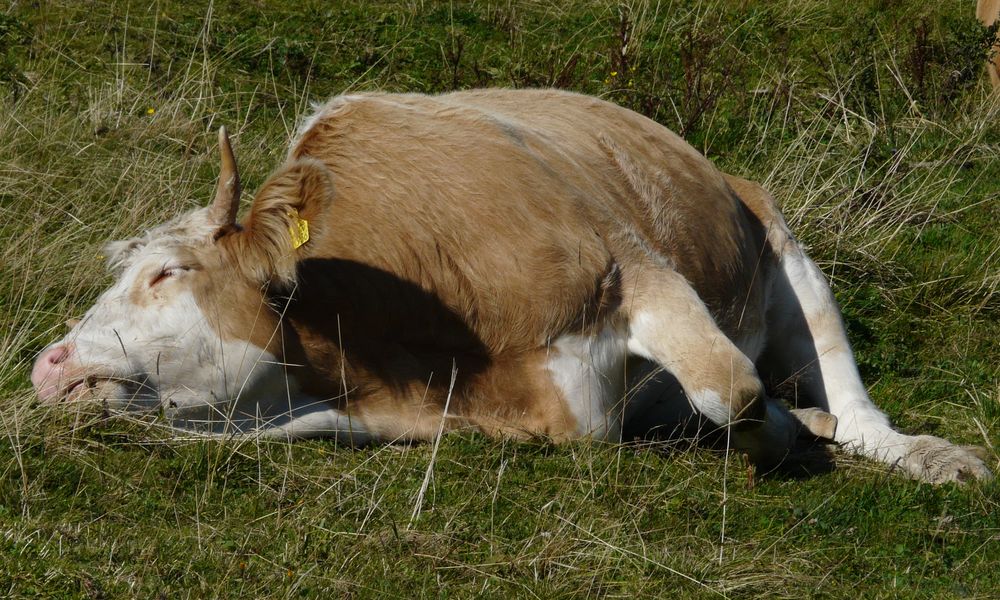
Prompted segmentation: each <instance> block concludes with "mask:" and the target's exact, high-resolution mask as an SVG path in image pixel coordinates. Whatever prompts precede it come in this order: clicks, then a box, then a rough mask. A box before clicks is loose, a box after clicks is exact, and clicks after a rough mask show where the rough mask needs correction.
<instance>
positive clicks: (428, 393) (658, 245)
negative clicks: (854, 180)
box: [32, 90, 991, 482]
mask: <svg viewBox="0 0 1000 600" xmlns="http://www.w3.org/2000/svg"><path fill="white" fill-rule="evenodd" d="M220 148H221V152H222V172H221V176H220V180H219V186H218V190H217V193H216V197H215V200H214V201H213V202H212V203H211V205H210V206H208V207H207V208H203V209H199V210H195V211H193V212H191V213H188V214H185V215H181V216H179V217H177V218H175V219H174V220H172V221H170V222H168V223H165V224H163V225H160V226H158V227H156V228H154V229H152V230H150V231H148V232H147V233H146V234H145V235H142V236H140V237H136V238H133V239H130V240H125V241H121V242H113V243H111V244H109V246H108V248H107V254H108V260H109V263H110V266H111V268H112V269H113V270H114V272H115V273H116V274H117V281H116V282H115V284H114V285H113V286H112V287H111V288H110V289H109V290H107V291H106V292H105V293H104V294H103V295H102V296H101V297H100V298H99V299H98V300H97V302H96V304H95V305H94V306H93V307H92V308H91V309H90V310H89V311H87V313H86V315H85V316H84V317H83V319H82V320H81V321H80V322H79V323H78V324H77V325H75V326H74V327H73V329H72V331H70V333H69V334H68V335H67V336H66V337H65V338H64V339H62V340H61V341H59V342H57V343H55V344H53V345H52V346H50V347H49V348H48V349H46V350H45V351H44V352H42V353H41V355H40V356H39V357H38V359H37V361H36V363H35V366H34V369H33V371H32V381H33V383H34V386H35V389H36V391H37V394H38V396H39V398H40V399H41V400H42V401H45V402H57V401H60V400H64V399H68V400H76V399H87V398H98V399H101V400H104V401H106V402H108V403H109V404H110V405H112V406H117V407H121V408H150V409H154V408H155V409H157V410H160V411H162V413H163V414H164V415H165V418H167V419H168V420H169V421H170V422H171V423H172V424H173V425H175V426H177V427H183V428H188V429H195V430H199V431H204V432H208V433H215V434H237V435H246V434H254V435H267V436H277V437H285V438H304V437H313V436H331V437H337V438H340V439H342V440H349V441H351V442H353V443H362V442H366V441H374V440H377V441H393V440H427V439H430V438H432V437H433V436H434V435H436V434H437V431H438V429H439V427H441V426H442V424H443V427H444V428H445V429H446V430H447V429H457V428H473V429H477V430H480V431H482V432H485V433H486V434H489V435H499V436H515V437H517V436H531V435H544V436H548V437H551V438H553V439H556V440H566V439H573V438H581V437H592V438H598V439H609V440H617V439H619V438H620V437H621V432H622V424H623V415H628V414H632V413H636V414H640V415H641V414H642V412H643V411H642V410H635V407H630V406H626V405H625V404H626V402H625V400H624V399H625V398H626V389H627V388H628V386H630V385H631V383H632V379H631V378H630V377H629V373H628V369H629V368H630V366H631V365H633V364H634V362H635V361H634V360H631V359H633V358H636V357H637V358H641V359H644V360H646V361H649V362H650V363H651V364H653V365H656V366H658V367H662V368H663V369H665V370H666V371H668V372H669V373H670V374H671V375H672V376H673V377H674V378H676V380H677V381H678V382H679V383H680V386H681V388H682V389H683V392H684V395H685V396H686V398H687V400H688V401H689V402H690V403H691V405H692V406H693V407H694V408H695V409H696V410H697V411H699V412H700V413H701V414H702V415H704V416H705V417H706V418H707V419H709V420H711V421H712V422H714V423H716V424H718V425H720V426H728V427H730V431H731V434H732V445H733V446H734V447H736V448H739V449H741V450H743V451H746V452H747V453H749V454H750V456H751V457H752V458H753V459H754V460H756V461H757V462H759V463H761V464H766V465H770V464H774V463H776V462H779V461H780V460H781V459H782V458H783V457H784V456H785V455H786V453H787V452H788V451H789V448H790V447H791V445H792V442H793V441H794V440H795V439H796V436H797V435H799V434H800V433H801V432H804V431H805V432H811V433H812V434H815V435H819V436H821V437H828V438H832V439H833V440H835V441H837V442H839V443H840V444H842V445H843V446H845V447H846V448H847V449H849V450H851V451H853V452H856V453H860V454H863V455H865V456H869V457H871V458H874V459H875V460H878V461H881V462H883V463H887V464H891V465H898V466H899V468H901V469H902V470H904V471H905V472H906V473H908V474H910V475H911V476H913V477H917V478H920V479H923V480H927V481H931V482H943V481H951V480H964V479H971V478H988V477H990V476H991V475H990V472H989V470H988V469H987V467H986V466H985V465H984V463H983V462H982V460H981V459H980V457H979V455H978V454H977V451H976V449H970V448H964V447H958V446H955V445H952V444H950V443H949V442H947V441H945V440H943V439H940V438H936V437H931V436H909V435H904V434H901V433H898V432H896V431H895V430H893V428H892V427H891V426H890V424H889V421H888V419H887V418H886V416H885V415H884V414H883V413H882V412H881V411H879V410H878V409H877V408H876V407H875V406H874V405H873V404H872V402H871V400H869V398H868V395H867V393H866V391H865V388H864V386H863V385H862V383H861V379H860V378H859V376H858V371H857V368H856V367H855V364H854V360H853V358H852V355H851V349H850V346H849V345H848V342H847V339H846V337H845V333H844V328H843V325H842V323H841V320H840V315H839V312H838V309H837V306H836V304H835V302H834V299H833V296H832V295H831V293H830V290H829V287H828V286H827V283H826V281H825V280H824V278H823V275H822V274H821V273H820V271H819V270H818V269H817V268H816V266H815V265H814V264H813V262H812V261H811V260H810V259H809V258H808V257H807V256H806V255H805V253H804V252H803V250H802V248H801V247H800V246H799V244H798V243H797V242H796V241H795V238H794V237H792V234H791V233H790V232H789V231H788V228H787V227H786V225H785V223H784V221H783V220H782V217H781V215H780V214H779V212H778V210H777V209H776V208H775V205H774V201H773V200H772V198H771V197H770V196H769V195H768V193H767V192H766V191H765V190H764V189H762V188H761V187H760V186H758V185H756V184H754V183H752V182H750V181H746V180H744V179H740V178H737V177H731V176H728V175H725V174H723V173H720V172H719V171H718V170H716V168H715V167H714V166H713V165H712V164H711V163H710V162H709V161H708V160H707V159H705V158H704V157H703V156H701V155H700V154H699V153H698V152H697V151H695V150H694V148H692V147H691V146H689V145H688V144H686V143H685V142H684V141H683V140H681V139H680V138H679V137H677V136H676V135H675V134H673V133H671V132H670V131H668V130H667V129H665V128H663V127H661V126H660V125H658V124H656V123H655V122H653V121H651V120H649V119H647V118H645V117H642V116H640V115H638V114H636V113H634V112H631V111H628V110H626V109H623V108H620V107H618V106H615V105H612V104H609V103H607V102H603V101H600V100H597V99H594V98H590V97H586V96H581V95H576V94H571V93H566V92H559V91H547V90H532V91H527V90H525V91H513V90H481V91H470V92H457V93H452V94H447V95H442V96H424V95H416V94H412V95H409V94H408V95H395V94H374V93H373V94H359V95H349V96H341V97H338V98H334V99H333V100H331V101H329V102H328V103H326V104H325V105H323V106H321V107H320V108H319V109H318V110H317V111H316V112H315V114H313V115H312V116H311V117H310V118H308V119H307V120H306V121H305V123H304V124H303V126H302V127H301V129H300V131H299V133H298V135H297V137H296V139H295V141H294V143H293V144H292V146H291V149H290V150H289V152H288V157H287V160H286V161H285V163H284V164H283V165H282V166H281V167H280V168H279V169H278V170H277V171H276V172H275V173H274V174H273V175H272V176H271V177H270V179H268V181H267V182H266V183H265V184H264V185H263V187H262V188H261V189H260V190H259V191H258V193H257V195H256V197H255V199H254V202H253V205H252V207H251V208H250V210H249V214H247V215H246V217H245V218H244V219H243V220H242V222H238V221H237V220H236V216H237V208H238V205H239V197H240V180H239V176H238V174H237V169H236V161H235V158H234V156H233V152H232V149H231V147H230V143H229V140H228V138H227V136H226V133H225V130H222V131H221V132H220ZM788 378H797V389H798V397H797V399H796V402H797V404H798V405H799V407H800V408H797V409H794V410H790V409H789V408H787V406H786V405H785V404H784V403H783V402H782V401H778V400H775V399H772V397H771V396H769V394H768V390H767V389H766V388H765V386H764V384H763V383H762V381H781V380H785V379H788Z"/></svg>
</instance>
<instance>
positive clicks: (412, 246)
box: [290, 90, 764, 352]
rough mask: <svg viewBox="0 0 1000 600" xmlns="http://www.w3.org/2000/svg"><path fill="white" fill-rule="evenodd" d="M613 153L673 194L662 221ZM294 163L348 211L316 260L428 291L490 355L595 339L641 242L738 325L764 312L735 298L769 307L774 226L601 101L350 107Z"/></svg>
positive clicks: (491, 99)
mask: <svg viewBox="0 0 1000 600" xmlns="http://www.w3.org/2000/svg"><path fill="white" fill-rule="evenodd" d="M608 142H611V143H612V144H613V145H614V146H616V147H617V148H619V149H620V150H621V151H622V152H623V153H624V154H625V155H627V156H628V157H629V159H630V161H631V162H632V163H633V164H634V165H636V166H637V168H638V169H640V170H642V171H644V172H645V175H646V176H647V177H648V178H649V179H650V180H652V181H660V182H662V183H663V185H662V186H661V187H662V188H663V189H662V190H660V192H661V193H660V195H659V197H658V198H657V199H654V204H657V206H654V207H653V210H650V206H649V199H645V200H644V199H642V198H637V194H636V190H635V189H634V188H633V187H631V186H630V185H629V182H628V180H627V177H625V176H624V175H623V173H622V170H621V167H620V165H616V163H615V161H614V160H613V157H612V156H611V155H610V154H609V150H608ZM290 156H291V157H293V158H295V157H302V156H311V157H313V158H316V159H319V160H321V161H323V162H324V163H325V164H326V165H327V166H328V167H329V168H330V169H331V171H332V172H333V174H334V182H335V186H336V188H337V191H336V200H335V202H334V206H332V207H330V214H328V215H326V216H324V217H323V219H322V220H323V222H325V223H330V224H331V226H335V227H336V229H337V232H338V234H337V235H336V236H335V237H334V238H331V243H330V244H329V247H326V248H322V249H320V250H319V251H321V252H325V253H327V254H329V255H330V256H335V257H337V258H338V259H344V260H349V261H356V262H358V263H362V264H365V265H368V266H371V267H374V268H377V269H379V270H384V271H385V272H387V273H393V274H395V275H398V276H399V277H401V278H402V279H404V280H406V281H409V282H413V283H415V284H417V285H418V286H419V287H420V288H421V289H423V290H427V291H428V292H430V293H431V294H433V295H434V297H436V298H439V299H440V300H441V301H442V302H443V303H444V305H446V306H447V307H449V308H450V309H451V310H453V311H454V312H455V313H456V314H457V316H458V317H459V319H461V320H463V321H464V322H466V323H468V324H470V326H471V327H472V328H473V329H474V331H475V335H476V336H477V337H478V338H479V339H480V340H481V341H482V342H483V344H484V347H485V348H487V349H488V350H489V351H490V352H499V351H503V350H511V349H514V350H528V349H531V348H537V347H539V346H541V345H543V344H545V343H546V341H547V340H550V339H552V338H554V337H556V336H558V335H561V334H562V333H565V332H567V331H571V330H573V329H577V328H586V327H587V326H588V319H590V318H592V317H594V318H596V317H595V315H596V313H595V307H597V308H599V305H600V303H601V302H603V301H604V298H605V296H606V293H607V290H606V289H604V286H607V285H608V284H609V283H608V282H609V281H610V278H611V277H612V276H613V275H614V274H615V273H616V272H617V271H618V270H619V269H624V270H627V269H629V268H641V266H639V265H636V264H634V263H635V262H636V261H637V260H641V256H639V257H638V259H637V254H641V250H637V249H636V248H637V247H643V246H648V247H649V248H651V249H652V250H653V251H654V252H656V253H659V254H661V255H662V256H665V257H668V258H669V260H671V261H672V262H673V263H674V264H675V266H676V268H677V269H678V270H679V271H680V272H681V273H682V274H683V275H685V277H687V278H688V280H689V281H691V282H692V284H693V285H694V287H695V288H696V289H697V291H698V292H699V294H700V295H701V296H702V298H703V299H704V300H705V301H706V303H707V304H708V305H709V307H710V308H711V309H712V310H713V312H714V313H716V315H717V317H718V318H719V319H720V324H721V325H722V326H723V328H724V329H726V330H729V331H733V330H734V329H735V328H736V326H737V325H736V324H737V321H738V317H740V316H743V317H746V316H747V315H748V314H749V315H751V316H752V314H754V313H755V311H754V310H750V311H747V310H745V306H736V302H735V299H737V298H738V299H739V301H741V302H743V303H746V302H747V301H748V299H749V301H751V302H752V303H755V304H757V303H759V302H758V301H759V300H760V299H761V297H762V296H761V294H760V290H759V288H760V286H759V285H757V286H755V285H754V283H753V272H752V271H753V267H752V265H753V263H754V262H755V261H756V260H757V259H758V257H759V256H760V253H761V251H762V244H763V243H764V242H763V238H764V235H763V228H762V227H761V226H760V223H759V222H758V221H757V219H756V218H755V217H754V215H753V213H752V212H751V211H749V210H747V209H746V208H745V207H744V205H743V204H742V203H741V202H739V201H738V200H737V196H736V195H735V194H734V193H733V191H732V190H731V189H730V187H729V186H728V185H727V184H726V182H725V180H724V179H723V178H722V176H721V174H720V173H719V172H718V171H717V170H716V169H715V168H714V166H712V164H711V163H710V162H709V161H708V160H706V159H705V158H704V157H702V156H701V155H700V154H699V153H698V152H697V151H696V150H694V149H693V148H691V147H690V146H689V145H688V144H687V143H685V142H684V141H683V140H681V139H680V138H679V137H678V136H676V135H675V134H673V133H672V132H670V131H669V130H667V129H666V128H664V127H662V126H660V125H658V124H656V123H655V122H653V121H651V120H649V119H646V118H645V117H642V116H640V115H638V114H636V113H634V112H632V111H628V110H625V109H622V108H620V107H617V106H615V105H612V104H610V103H606V102H603V101H600V100H596V99H594V98H590V97H585V96H580V95H577V94H571V93H566V92H560V91H552V90H533V91H523V90H522V91H517V90H480V91H471V92H456V93H452V94H446V95H442V96H423V95H390V94H370V95H368V94H366V95H360V96H347V97H341V98H337V99H334V100H333V101H331V102H330V103H329V104H327V105H326V106H325V107H324V108H322V109H321V110H320V112H319V113H318V115H317V117H316V118H314V119H312V120H311V122H309V123H308V124H307V127H306V128H305V131H304V132H303V133H302V134H301V135H300V137H299V139H298V140H297V141H296V143H295V144H294V145H293V147H292V150H291V152H290ZM656 219H661V220H662V225H663V226H662V227H659V228H658V227H656V226H654V225H655V224H654V223H653V222H652V221H654V220H656ZM752 288H753V289H752ZM751 292H754V293H751ZM526 306H531V307H532V310H530V311H527V310H525V309H524V307H526ZM751 308H752V309H753V308H756V307H751ZM414 335H420V334H419V333H415V334H414Z"/></svg>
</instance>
